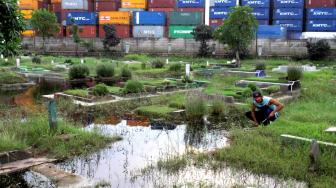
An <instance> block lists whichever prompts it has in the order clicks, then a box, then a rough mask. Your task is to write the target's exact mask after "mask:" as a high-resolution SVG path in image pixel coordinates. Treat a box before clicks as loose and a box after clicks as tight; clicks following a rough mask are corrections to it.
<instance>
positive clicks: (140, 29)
mask: <svg viewBox="0 0 336 188" xmlns="http://www.w3.org/2000/svg"><path fill="white" fill-rule="evenodd" d="M164 31H165V27H164V26H133V37H134V38H163V37H164Z"/></svg>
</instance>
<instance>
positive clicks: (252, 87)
mask: <svg viewBox="0 0 336 188" xmlns="http://www.w3.org/2000/svg"><path fill="white" fill-rule="evenodd" d="M247 87H248V88H250V90H251V91H256V90H257V85H256V84H255V83H249V84H248V85H247Z"/></svg>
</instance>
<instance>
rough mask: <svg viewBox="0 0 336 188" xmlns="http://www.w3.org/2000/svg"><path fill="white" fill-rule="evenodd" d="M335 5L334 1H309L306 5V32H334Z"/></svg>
mask: <svg viewBox="0 0 336 188" xmlns="http://www.w3.org/2000/svg"><path fill="white" fill-rule="evenodd" d="M335 4H336V3H335V0H319V1H313V0H309V1H308V2H307V4H306V7H307V14H306V18H307V19H306V30H307V31H313V32H316V31H319V32H321V31H322V32H335V31H336V8H335Z"/></svg>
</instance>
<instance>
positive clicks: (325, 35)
mask: <svg viewBox="0 0 336 188" xmlns="http://www.w3.org/2000/svg"><path fill="white" fill-rule="evenodd" d="M335 36H336V32H303V33H302V39H335Z"/></svg>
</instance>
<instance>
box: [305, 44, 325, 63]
mask: <svg viewBox="0 0 336 188" xmlns="http://www.w3.org/2000/svg"><path fill="white" fill-rule="evenodd" d="M307 48H308V56H309V59H310V60H322V59H325V58H326V57H327V56H329V55H330V45H329V43H328V41H327V40H319V41H317V42H307Z"/></svg>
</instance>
